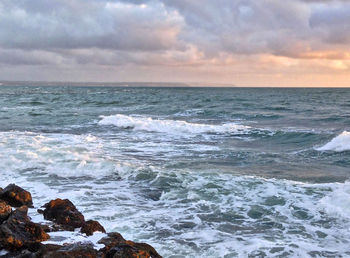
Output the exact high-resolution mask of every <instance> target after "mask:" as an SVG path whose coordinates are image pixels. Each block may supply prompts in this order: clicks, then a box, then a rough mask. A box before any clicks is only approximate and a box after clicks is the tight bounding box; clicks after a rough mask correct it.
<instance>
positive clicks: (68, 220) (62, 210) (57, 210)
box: [43, 199, 85, 231]
mask: <svg viewBox="0 0 350 258" xmlns="http://www.w3.org/2000/svg"><path fill="white" fill-rule="evenodd" d="M43 207H44V208H45V210H44V212H43V214H44V218H45V219H47V220H51V221H53V222H55V223H57V224H60V225H62V226H63V227H64V228H65V229H66V230H71V231H73V230H74V229H75V228H80V227H82V226H83V225H84V223H85V219H84V216H83V214H81V213H80V212H79V211H78V210H77V208H76V207H75V206H74V204H73V203H72V202H71V201H69V200H68V199H65V200H62V199H56V200H52V201H50V202H49V203H46V204H45V205H44V206H43Z"/></svg>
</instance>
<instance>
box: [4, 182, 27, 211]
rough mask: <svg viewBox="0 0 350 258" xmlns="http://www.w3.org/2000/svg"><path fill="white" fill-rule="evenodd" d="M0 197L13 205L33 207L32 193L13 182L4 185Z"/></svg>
mask: <svg viewBox="0 0 350 258" xmlns="http://www.w3.org/2000/svg"><path fill="white" fill-rule="evenodd" d="M0 199H2V200H4V201H5V202H7V203H8V204H9V205H11V206H13V207H21V206H23V205H26V206H28V207H33V201H32V195H31V194H30V192H28V191H26V190H24V189H23V188H21V187H19V186H17V185H15V184H10V185H8V186H6V187H5V189H3V190H2V191H1V192H0Z"/></svg>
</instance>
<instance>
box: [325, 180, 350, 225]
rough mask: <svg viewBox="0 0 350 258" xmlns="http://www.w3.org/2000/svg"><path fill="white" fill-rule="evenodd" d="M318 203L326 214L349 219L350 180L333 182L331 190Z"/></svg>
mask: <svg viewBox="0 0 350 258" xmlns="http://www.w3.org/2000/svg"><path fill="white" fill-rule="evenodd" d="M320 204H321V206H322V207H323V208H324V210H325V211H326V212H327V213H328V214H330V215H333V216H339V217H342V218H345V219H350V182H349V181H347V182H345V183H343V184H334V187H333V189H332V192H331V193H330V194H328V195H327V196H325V197H324V198H322V199H321V200H320Z"/></svg>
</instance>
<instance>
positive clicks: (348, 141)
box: [316, 131, 350, 152]
mask: <svg viewBox="0 0 350 258" xmlns="http://www.w3.org/2000/svg"><path fill="white" fill-rule="evenodd" d="M316 150H318V151H337V152H341V151H348V150H350V132H347V131H344V132H342V133H341V134H340V135H338V136H337V137H335V138H333V139H332V140H331V141H330V142H328V143H327V144H325V145H324V146H322V147H319V148H316Z"/></svg>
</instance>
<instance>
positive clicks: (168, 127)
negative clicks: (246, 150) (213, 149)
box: [98, 114, 250, 134]
mask: <svg viewBox="0 0 350 258" xmlns="http://www.w3.org/2000/svg"><path fill="white" fill-rule="evenodd" d="M101 118H102V120H101V121H99V122H98V124H99V125H114V126H117V127H120V128H124V129H128V128H130V129H133V130H136V131H148V132H159V133H167V134H201V133H218V134H223V133H234V134H244V133H246V132H247V130H248V129H250V127H249V126H244V125H239V124H236V123H226V124H221V125H211V124H199V123H189V122H186V121H180V120H160V119H153V118H151V117H135V116H126V115H121V114H117V115H112V116H101Z"/></svg>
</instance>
